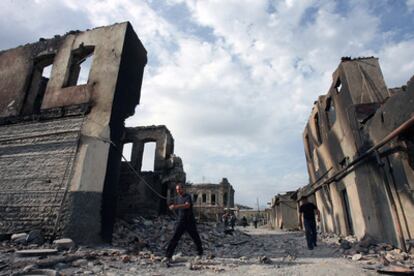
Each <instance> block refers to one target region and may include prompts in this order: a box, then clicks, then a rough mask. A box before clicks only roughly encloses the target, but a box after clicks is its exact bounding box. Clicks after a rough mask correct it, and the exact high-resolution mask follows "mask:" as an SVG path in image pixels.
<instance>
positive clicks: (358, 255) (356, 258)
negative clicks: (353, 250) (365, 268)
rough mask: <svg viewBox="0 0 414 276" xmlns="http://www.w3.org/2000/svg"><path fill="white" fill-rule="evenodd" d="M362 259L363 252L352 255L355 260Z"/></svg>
mask: <svg viewBox="0 0 414 276" xmlns="http://www.w3.org/2000/svg"><path fill="white" fill-rule="evenodd" d="M361 259H362V254H355V255H354V256H352V260H353V261H359V260H361Z"/></svg>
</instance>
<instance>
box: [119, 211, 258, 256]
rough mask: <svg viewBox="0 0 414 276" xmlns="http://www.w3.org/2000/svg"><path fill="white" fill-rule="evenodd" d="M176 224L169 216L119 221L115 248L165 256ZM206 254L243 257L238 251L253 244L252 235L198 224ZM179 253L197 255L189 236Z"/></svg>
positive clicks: (185, 237) (218, 225)
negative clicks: (146, 251)
mask: <svg viewBox="0 0 414 276" xmlns="http://www.w3.org/2000/svg"><path fill="white" fill-rule="evenodd" d="M174 225H175V221H174V220H173V219H172V218H170V217H168V216H160V217H156V218H151V219H149V218H148V219H147V218H143V217H135V218H129V219H125V220H118V221H117V222H116V224H115V227H114V234H113V241H112V244H113V245H114V246H119V247H123V248H128V250H129V251H132V252H133V251H140V250H143V249H147V250H149V251H151V252H153V253H154V254H155V255H160V256H163V255H164V253H165V249H166V247H167V245H168V242H169V239H170V238H171V237H172V236H173V233H174ZM197 227H198V232H199V234H200V238H201V240H202V244H203V248H204V251H205V255H206V256H209V257H221V256H227V257H236V258H238V257H240V256H239V255H240V254H239V252H238V251H237V250H234V248H235V247H237V246H238V245H242V244H246V243H249V242H250V241H251V238H250V236H249V235H248V234H246V233H244V232H241V231H239V230H236V229H235V230H233V231H229V230H228V229H226V231H225V229H224V226H223V225H222V224H215V223H200V224H198V225H197ZM176 252H186V253H188V252H190V253H191V252H194V255H195V252H196V251H195V248H194V244H193V242H192V241H191V239H190V237H189V235H188V234H184V235H183V237H182V238H181V240H180V242H179V244H178V246H177V249H176Z"/></svg>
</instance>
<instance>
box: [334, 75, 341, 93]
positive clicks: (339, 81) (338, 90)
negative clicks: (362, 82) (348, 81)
mask: <svg viewBox="0 0 414 276" xmlns="http://www.w3.org/2000/svg"><path fill="white" fill-rule="evenodd" d="M335 91H336V93H338V94H339V93H341V92H342V82H341V79H340V78H338V79H337V81H336V84H335Z"/></svg>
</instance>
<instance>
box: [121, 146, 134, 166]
mask: <svg viewBox="0 0 414 276" xmlns="http://www.w3.org/2000/svg"><path fill="white" fill-rule="evenodd" d="M122 155H123V156H124V157H125V159H126V160H127V161H128V162H131V155H132V143H125V144H124V145H123V147H122ZM122 161H125V160H124V159H123V160H122Z"/></svg>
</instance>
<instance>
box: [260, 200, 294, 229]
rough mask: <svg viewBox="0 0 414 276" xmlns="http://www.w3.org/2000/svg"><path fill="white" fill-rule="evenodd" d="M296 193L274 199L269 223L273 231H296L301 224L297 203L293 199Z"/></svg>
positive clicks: (269, 211)
mask: <svg viewBox="0 0 414 276" xmlns="http://www.w3.org/2000/svg"><path fill="white" fill-rule="evenodd" d="M294 193H295V192H287V193H284V194H278V195H276V196H274V197H273V198H272V202H271V205H270V208H269V210H267V213H269V216H268V221H269V223H270V225H271V227H272V228H273V229H275V228H278V229H295V228H297V227H298V224H299V217H298V209H297V202H296V200H294V199H293V198H292V195H293V194H294Z"/></svg>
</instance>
